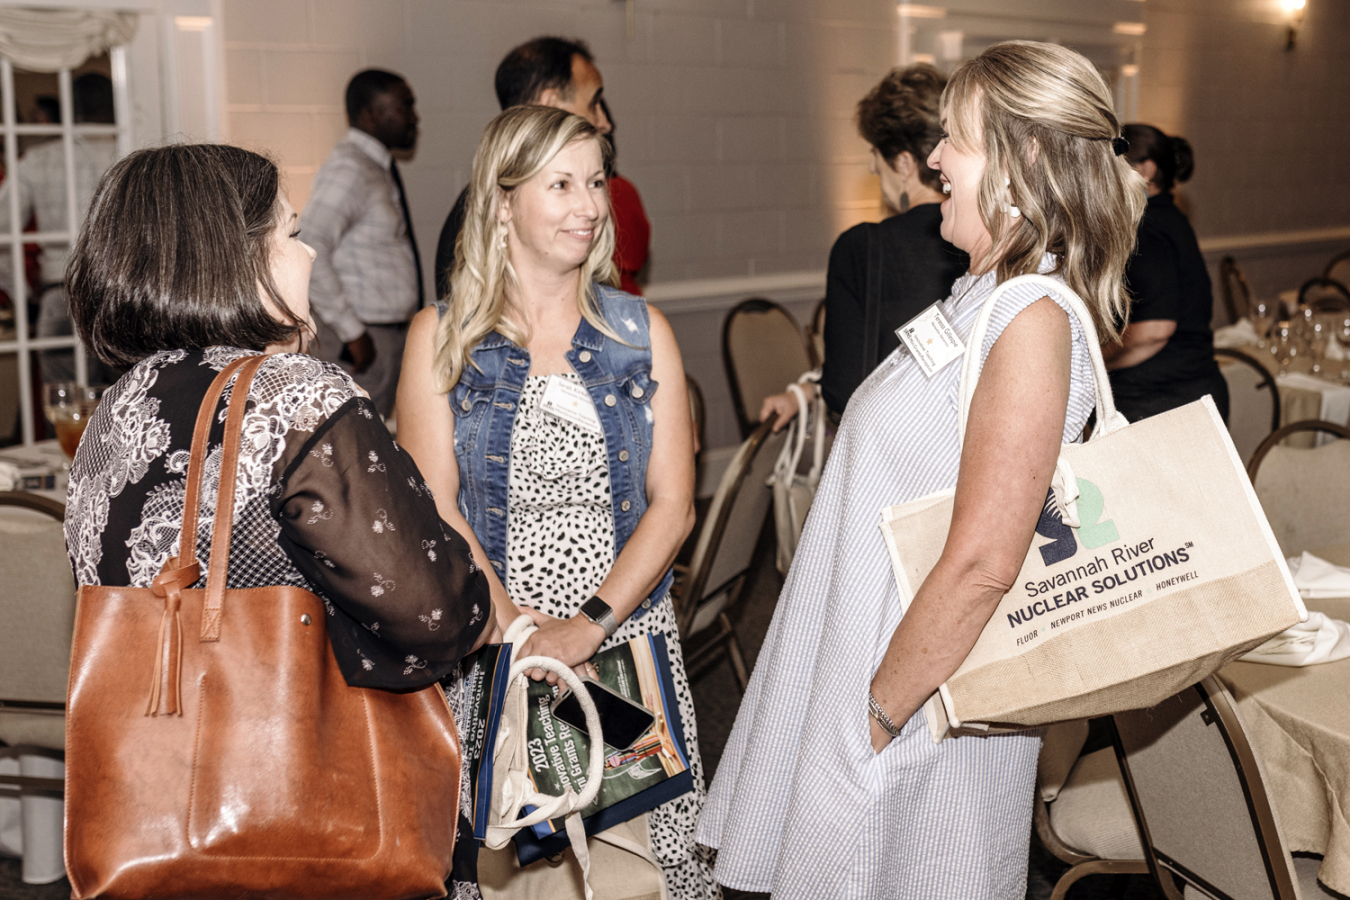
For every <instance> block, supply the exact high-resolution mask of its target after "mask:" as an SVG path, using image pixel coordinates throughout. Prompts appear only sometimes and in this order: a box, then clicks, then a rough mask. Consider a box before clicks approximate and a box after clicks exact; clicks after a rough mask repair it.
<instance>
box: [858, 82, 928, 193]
mask: <svg viewBox="0 0 1350 900" xmlns="http://www.w3.org/2000/svg"><path fill="white" fill-rule="evenodd" d="M946 86H947V77H946V76H945V75H943V74H942V73H941V72H939V71H938V70H937V69H936V68H934V67H933V66H930V65H929V64H928V63H917V64H916V65H912V66H909V67H908V68H904V69H891V71H890V72H889V73H888V74H887V75H886V77H885V78H883V79H881V83H880V84H878V85H877V86H876V87H874V88H872V90H870V91H868V92H867V96H866V97H863V98H862V100H860V101H858V131H859V133H861V134H862V136H863V140H865V141H867V143H869V144H871V145H872V146H873V147H876V148H877V151H878V152H880V153H881V158H882V159H884V160H885V161H886V164H887V165H888V166H890V167H892V168H894V167H895V159H896V157H898V156H899V155H900V154H901V153H905V152H908V153H909V155H910V156H913V157H914V161H915V162H916V163H918V164H919V179H920V180H921V181H922V182H923V183H924V184H926V185H928V186H929V187H930V188H932V189H933V190H935V191H940V190H942V176H941V175H939V174H938V172H936V171H935V170H933V169H930V168H928V156H929V154H931V153H932V152H933V148H934V147H936V146H937V144H938V141H940V140H942V126H941V124H940V123H939V109H940V102H941V100H942V89H943V88H944V87H946Z"/></svg>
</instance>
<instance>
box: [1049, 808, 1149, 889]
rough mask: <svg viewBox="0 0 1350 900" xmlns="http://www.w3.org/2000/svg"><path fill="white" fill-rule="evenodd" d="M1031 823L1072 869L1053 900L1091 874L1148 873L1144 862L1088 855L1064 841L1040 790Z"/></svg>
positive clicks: (1062, 879)
mask: <svg viewBox="0 0 1350 900" xmlns="http://www.w3.org/2000/svg"><path fill="white" fill-rule="evenodd" d="M1031 821H1032V824H1033V825H1034V826H1035V828H1036V836H1037V837H1039V838H1040V839H1041V843H1042V844H1043V845H1044V846H1045V849H1046V850H1049V851H1050V853H1051V854H1052V855H1053V856H1054V857H1055V858H1056V859H1058V860H1060V861H1061V862H1066V863H1068V864H1069V870H1068V871H1067V872H1065V873H1064V874H1063V875H1061V876H1060V877H1059V881H1057V882H1055V887H1054V890H1052V891H1051V892H1050V900H1064V898H1065V897H1067V896H1068V894H1069V890H1070V888H1072V887H1073V886H1074V885H1075V884H1077V883H1078V882H1079V881H1081V880H1082V879H1084V878H1087V877H1088V876H1089V875H1147V874H1149V867H1148V863H1147V862H1146V861H1145V860H1142V859H1102V858H1100V857H1097V856H1087V855H1086V854H1083V853H1079V852H1078V851H1077V850H1075V849H1073V848H1072V847H1070V846H1069V845H1068V844H1066V843H1064V842H1063V841H1061V840H1060V839H1059V835H1057V834H1056V833H1055V829H1054V827H1053V826H1052V825H1051V824H1050V806H1049V804H1047V803H1046V802H1045V801H1044V800H1043V799H1041V792H1040V791H1039V790H1037V791H1036V804H1035V806H1034V807H1033V808H1032V813H1031Z"/></svg>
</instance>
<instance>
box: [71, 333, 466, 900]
mask: <svg viewBox="0 0 1350 900" xmlns="http://www.w3.org/2000/svg"><path fill="white" fill-rule="evenodd" d="M264 359H265V357H262V356H253V357H246V358H244V359H241V360H237V361H236V362H234V363H231V364H230V365H229V366H227V367H226V368H225V370H224V371H222V372H221V373H220V375H219V376H217V377H216V379H215V381H214V382H213V383H212V385H211V388H210V390H209V391H208V392H207V395H206V398H205V399H204V400H203V401H202V405H201V410H200V412H199V413H198V416H197V422H196V429H195V431H194V432H193V437H192V452H191V457H190V461H189V463H188V475H187V493H186V497H185V500H186V505H185V506H184V509H185V510H187V515H186V516H185V519H186V521H185V525H186V526H187V527H185V528H184V529H183V535H182V543H181V545H180V547H179V551H178V556H177V557H175V558H172V559H170V560H168V562H166V563H165V565H164V568H163V570H162V571H161V572H160V574H159V576H158V577H156V578H155V581H154V586H153V587H149V588H136V587H106V586H97V585H85V586H83V587H81V588H80V593H79V605H78V609H77V611H76V616H75V634H74V642H73V646H72V649H71V671H70V692H69V697H68V701H67V707H66V823H67V824H66V832H65V855H66V868H67V870H68V872H69V875H70V884H71V892H72V894H73V896H74V897H75V898H76V900H80V898H86V897H113V898H120V897H128V898H129V897H136V898H194V900H202V898H216V897H221V898H225V897H229V898H235V897H243V896H250V897H266V898H278V900H288V898H296V900H300V898H314V900H342V898H352V900H374V898H413V897H443V896H445V887H444V882H445V879H446V877H448V876H449V874H450V865H451V855H452V851H453V847H454V840H455V823H456V822H457V820H458V808H459V806H458V804H459V775H460V747H459V737H458V734H457V733H456V730H455V723H454V721H453V719H452V718H451V714H450V708H449V706H448V705H447V704H446V701H445V695H444V693H442V691H441V689H440V687H439V686H438V685H434V684H433V685H429V686H427V687H425V688H422V689H421V690H417V691H411V692H407V693H393V692H390V691H382V690H374V689H365V688H355V687H350V686H348V685H347V683H346V681H345V680H344V679H343V677H342V672H341V671H340V670H339V669H338V665H337V660H336V659H335V658H334V656H333V651H332V648H331V646H330V644H329V639H328V630H327V628H326V627H325V625H324V622H325V621H326V619H327V616H326V615H325V613H324V606H323V603H322V601H321V600H320V599H319V598H318V597H317V596H316V595H314V594H312V593H310V592H309V591H307V590H304V589H302V588H298V587H260V588H248V589H227V588H226V585H225V574H226V572H227V571H228V565H229V550H230V531H231V519H232V512H233V510H234V494H235V482H236V475H235V472H236V468H237V464H238V459H239V445H240V438H241V432H242V426H243V421H244V406H245V400H246V399H247V397H248V391H249V386H250V384H251V383H252V381H253V376H254V375H255V374H256V372H257V370H258V367H259V366H260V365H261V364H262V362H263V360H264ZM236 373H237V374H238V380H237V381H236V383H235V386H234V390H233V393H232V396H231V398H230V403H229V407H228V413H227V417H226V422H225V445H224V448H223V451H222V457H223V462H222V463H221V469H220V471H221V473H222V475H221V479H220V496H219V498H218V499H217V504H216V508H215V525H214V531H213V532H212V539H211V557H210V565H209V568H208V570H207V576H206V587H205V588H204V589H193V588H190V587H189V586H190V585H192V584H193V583H194V582H196V581H197V578H198V575H199V572H200V566H199V563H198V561H197V560H196V559H195V553H196V546H197V529H196V527H194V525H195V522H196V521H197V519H196V515H197V510H198V509H200V501H201V499H202V492H201V481H202V474H203V471H204V469H205V468H206V461H207V456H206V447H207V435H208V432H209V430H210V427H211V423H212V421H213V420H214V418H215V413H216V404H217V402H218V401H219V398H220V396H221V393H222V391H223V390H224V388H225V385H226V383H227V382H228V381H229V380H230V378H231V377H233V376H234V375H235V374H236Z"/></svg>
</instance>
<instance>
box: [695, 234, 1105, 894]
mask: <svg viewBox="0 0 1350 900" xmlns="http://www.w3.org/2000/svg"><path fill="white" fill-rule="evenodd" d="M1053 263H1054V258H1053V257H1051V256H1047V257H1046V258H1045V259H1044V260H1043V261H1042V264H1041V271H1042V272H1048V271H1049V269H1050V268H1052V267H1053ZM996 286H997V283H996V280H995V276H994V275H993V274H992V273H990V274H987V275H985V276H983V277H979V278H976V277H973V276H970V275H966V276H964V277H962V278H960V279H958V280H957V282H956V283H955V284H954V285H953V286H952V297H953V299H949V300H948V301H947V303H946V304H945V309H946V311H947V313H948V317H949V318H950V319H951V320H952V325H953V327H954V328H955V330H956V332H957V333H958V334H959V335H960V336H961V337H962V339H963V340H964V339H965V338H967V336H968V335H969V334H970V331H971V328H972V326H973V324H974V320H975V317H976V314H977V313H978V312H979V309H980V307H981V306H982V305H983V303H984V300H985V299H986V298H988V297H989V295H990V294H991V293H992V291H993V290H994V288H995V287H996ZM1044 295H1045V290H1044V289H1043V288H1040V287H1037V286H1034V285H1029V286H1024V287H1022V288H1014V289H1012V290H1009V291H1008V292H1006V293H1005V294H1004V295H1003V296H1002V297H1001V298H1000V300H999V301H998V309H997V310H996V311H995V314H994V316H993V319H992V322H991V323H990V329H989V333H988V336H987V338H986V340H985V342H984V346H983V347H980V348H969V349H968V350H967V352H979V353H981V358H982V359H983V358H984V357H987V355H988V353H989V349H990V348H991V347H992V346H993V343H994V341H995V340H996V339H997V338H998V336H999V335H1000V334H1002V332H1003V329H1004V328H1006V327H1007V325H1008V323H1009V322H1011V321H1012V319H1013V317H1014V316H1016V315H1017V313H1019V312H1021V311H1022V310H1023V309H1025V308H1026V307H1027V306H1028V305H1030V304H1031V303H1033V302H1034V301H1035V300H1037V299H1039V298H1040V297H1042V296H1044ZM935 299H936V298H935ZM1054 299H1055V301H1056V302H1057V303H1059V305H1060V306H1061V307H1063V306H1064V303H1063V302H1062V301H1061V300H1060V299H1059V298H1058V297H1055V298H1054ZM1066 311H1067V309H1066ZM1071 321H1072V322H1073V328H1072V330H1073V350H1072V370H1071V382H1070V392H1069V404H1068V414H1067V417H1066V420H1065V425H1064V440H1065V441H1072V440H1075V439H1076V438H1077V437H1078V435H1080V434H1081V432H1082V430H1083V426H1084V424H1085V423H1086V421H1087V418H1088V415H1089V413H1090V412H1091V411H1092V406H1093V397H1094V393H1093V391H1094V386H1093V376H1092V370H1091V366H1090V364H1089V361H1088V354H1087V344H1086V340H1088V337H1087V336H1085V335H1084V333H1083V331H1082V329H1081V328H1080V327H1079V325H1078V323H1077V321H1076V320H1073V319H1072V318H1071ZM1093 338H1095V335H1094V336H1093ZM960 370H961V365H960V363H959V362H956V363H952V364H950V365H948V366H947V367H946V368H944V369H943V370H941V371H939V372H937V373H936V374H935V375H934V376H933V378H932V379H931V380H930V379H928V378H926V377H925V376H924V374H923V372H922V371H921V370H920V368H919V366H918V364H917V362H915V360H914V359H913V358H912V357H910V356H909V355H908V353H907V352H906V351H904V350H903V347H902V348H901V349H900V350H897V351H895V352H893V353H891V355H890V356H888V357H887V358H886V359H885V360H883V361H882V363H881V364H880V365H879V366H878V367H877V368H876V370H874V371H873V372H872V374H871V375H869V376H868V377H867V379H866V380H865V381H864V382H863V383H862V385H861V386H860V387H859V388H858V390H857V392H855V393H854V395H853V397H852V399H851V400H850V402H849V405H848V408H847V409H846V410H845V413H844V418H843V422H842V423H841V426H840V429H839V434H838V437H837V438H836V439H835V443H834V448H833V450H832V451H831V453H830V459H829V463H828V465H827V467H826V471H825V474H824V478H823V480H822V481H821V485H820V490H819V491H818V493H817V494H816V498H815V502H814V504H813V506H812V509H811V513H810V516H809V517H808V518H807V521H806V527H805V530H804V531H803V534H802V540H801V545H800V546H799V548H798V550H797V556H796V559H795V561H794V563H793V565H792V569H791V571H789V573H788V576H787V580H786V583H785V584H784V585H783V592H782V595H781V597H780V599H779V602H778V608H777V610H776V612H775V614H774V618H773V622H772V624H771V625H770V627H769V632H768V636H767V637H766V638H765V642H764V647H763V649H762V650H761V651H760V655H759V659H758V662H757V664H756V666H755V672H754V676H753V678H752V679H751V682H750V687H749V690H748V691H747V692H746V695H745V700H744V701H743V702H742V704H741V708H740V712H739V714H738V715H737V717H736V725H735V728H734V730H733V731H732V735H731V739H730V741H729V743H728V746H727V749H726V753H725V755H724V756H723V757H722V762H721V765H720V767H719V768H718V771H717V774H716V777H715V779H714V781H713V786H712V789H711V790H710V792H709V796H708V803H707V805H706V806H705V808H704V811H703V818H702V820H701V821H700V823H699V829H698V839H699V841H700V842H701V843H704V844H707V845H708V846H710V847H714V848H717V849H718V859H717V868H716V873H717V878H718V881H720V882H721V883H722V884H725V885H728V886H730V887H734V888H739V889H741V890H750V891H772V892H773V895H774V898H775V900H794V898H803V900H805V898H810V900H816V898H820V897H831V898H880V897H886V898H906V900H931V898H936V897H944V898H945V897H951V898H957V897H960V898H980V900H1021V898H1023V897H1024V896H1025V893H1026V875H1027V842H1028V838H1029V834H1030V828H1031V806H1032V791H1033V788H1034V781H1035V774H1036V756H1037V753H1038V751H1039V748H1040V734H1039V732H1033V733H1027V734H1018V735H1008V736H999V737H990V738H980V737H962V738H957V739H954V740H947V741H944V742H942V743H941V744H934V743H933V742H932V740H931V738H930V737H929V734H928V728H927V725H926V723H925V722H924V716H923V712H922V711H920V712H919V713H918V714H916V715H915V716H914V717H913V718H911V719H910V720H909V722H907V723H906V724H905V725H904V727H903V731H902V734H901V736H900V737H899V738H897V739H895V740H893V741H891V743H890V744H889V745H888V746H887V747H886V748H884V749H883V750H882V751H881V753H880V754H874V753H873V752H872V747H871V742H870V737H869V733H868V719H867V689H868V685H869V684H870V683H871V680H872V677H873V675H874V674H875V672H876V669H877V667H878V666H879V665H880V662H881V659H882V656H883V655H884V654H885V651H886V647H887V645H888V643H889V642H890V638H891V634H892V633H893V632H894V631H895V628H896V626H897V625H898V624H899V622H900V617H901V610H900V598H899V595H898V593H897V591H896V586H895V581H894V578H893V575H892V572H891V566H890V562H889V558H888V556H887V553H886V547H885V544H884V542H883V540H882V537H881V531H880V529H879V528H878V524H879V523H880V521H881V517H880V510H881V509H882V507H884V506H889V505H892V504H896V503H903V502H906V501H909V500H913V499H916V498H918V497H922V496H924V495H926V494H929V493H932V492H934V491H938V490H943V489H946V488H950V487H952V486H953V485H954V484H955V483H956V475H957V467H958V463H959V459H960V447H959V443H958V437H957V402H958V399H957V398H958V386H959V382H960Z"/></svg>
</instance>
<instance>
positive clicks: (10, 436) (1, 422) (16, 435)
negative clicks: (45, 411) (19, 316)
mask: <svg viewBox="0 0 1350 900" xmlns="http://www.w3.org/2000/svg"><path fill="white" fill-rule="evenodd" d="M12 337H13V331H12V329H11V330H10V331H8V332H7V331H6V326H5V325H4V323H3V322H2V321H0V340H9V339H11V338H12ZM21 439H22V434H21V432H20V430H19V354H17V353H0V447H3V446H6V445H8V444H17V443H18V442H19V441H20V440H21Z"/></svg>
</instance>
